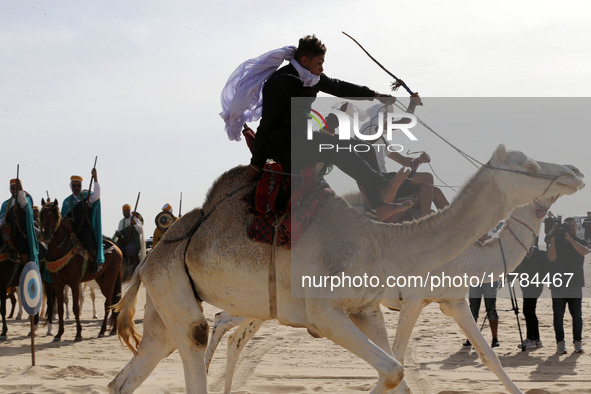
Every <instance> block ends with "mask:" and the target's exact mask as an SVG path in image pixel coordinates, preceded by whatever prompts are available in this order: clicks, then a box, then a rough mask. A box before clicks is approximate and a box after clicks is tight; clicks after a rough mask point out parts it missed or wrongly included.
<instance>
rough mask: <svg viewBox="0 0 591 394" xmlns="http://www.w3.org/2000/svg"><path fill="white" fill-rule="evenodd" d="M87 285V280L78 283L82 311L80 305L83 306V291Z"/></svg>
mask: <svg viewBox="0 0 591 394" xmlns="http://www.w3.org/2000/svg"><path fill="white" fill-rule="evenodd" d="M87 287H88V282H83V283H80V311H82V307H83V306H84V298H85V297H84V292H85V291H86V288H87Z"/></svg>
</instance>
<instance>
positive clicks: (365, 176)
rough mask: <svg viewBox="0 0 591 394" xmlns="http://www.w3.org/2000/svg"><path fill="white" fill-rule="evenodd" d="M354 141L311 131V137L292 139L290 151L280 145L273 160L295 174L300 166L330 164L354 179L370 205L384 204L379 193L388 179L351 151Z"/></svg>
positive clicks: (355, 142) (356, 142) (353, 147)
mask: <svg viewBox="0 0 591 394" xmlns="http://www.w3.org/2000/svg"><path fill="white" fill-rule="evenodd" d="M358 143H359V142H358V141H355V140H340V139H339V138H338V136H332V135H329V134H324V133H318V132H314V133H313V135H312V139H311V140H307V139H303V138H298V139H294V141H292V147H291V149H290V152H287V149H286V148H284V149H283V152H282V153H281V154H280V156H281V157H280V158H274V159H275V160H278V159H279V160H278V161H279V162H280V163H281V165H282V166H283V168H284V169H287V168H290V169H291V170H292V171H294V172H296V173H298V172H299V171H300V170H301V169H302V168H304V167H306V166H308V165H311V164H314V163H318V162H324V163H327V164H334V165H335V166H337V167H338V168H339V169H340V170H341V171H343V172H344V173H345V174H347V175H349V176H350V177H351V178H353V179H355V180H356V181H357V183H358V184H359V186H360V187H361V188H363V190H364V192H365V194H366V196H367V199H368V200H369V202H370V204H371V205H372V207H374V208H376V207H379V206H381V205H383V204H384V202H383V201H382V199H381V198H380V194H379V193H380V190H381V189H382V187H384V185H385V184H386V183H387V181H388V179H387V177H386V176H384V175H382V174H380V173H379V172H378V171H375V170H374V169H373V168H372V167H371V166H370V165H369V164H368V163H367V162H366V161H365V160H364V159H363V158H362V157H361V155H360V154H359V153H358V152H356V151H355V145H357V144H358ZM292 159H293V160H292ZM286 160H289V162H286Z"/></svg>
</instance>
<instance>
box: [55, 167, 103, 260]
mask: <svg viewBox="0 0 591 394" xmlns="http://www.w3.org/2000/svg"><path fill="white" fill-rule="evenodd" d="M91 175H92V179H93V181H94V191H91V192H89V191H88V190H82V181H83V179H82V177H81V176H79V175H72V176H71V177H70V189H71V190H72V194H71V195H70V196H68V197H66V199H65V200H64V202H63V203H62V218H69V219H71V221H67V222H66V223H70V224H69V226H70V230H71V231H73V233H74V234H75V235H76V237H77V238H78V240H79V241H80V242H81V243H82V246H83V247H84V248H85V249H86V251H87V252H88V254H89V258H90V261H91V262H93V263H94V264H92V265H91V266H93V268H94V270H95V271H98V270H99V269H100V267H102V264H103V263H104V262H105V254H104V250H103V231H102V223H101V200H100V198H101V187H100V185H99V183H98V176H97V172H96V168H93V169H92V171H91Z"/></svg>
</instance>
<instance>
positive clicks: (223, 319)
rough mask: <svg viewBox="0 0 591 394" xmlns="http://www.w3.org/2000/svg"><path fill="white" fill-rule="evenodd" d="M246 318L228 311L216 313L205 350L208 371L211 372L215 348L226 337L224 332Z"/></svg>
mask: <svg viewBox="0 0 591 394" xmlns="http://www.w3.org/2000/svg"><path fill="white" fill-rule="evenodd" d="M246 320H248V319H247V318H246V317H242V316H232V315H231V314H229V313H228V312H226V311H221V312H219V313H216V315H215V318H214V321H213V329H212V330H211V337H209V343H208V344H207V350H206V351H205V369H206V371H207V373H209V364H211V360H212V359H213V355H214V353H215V350H216V349H217V347H218V345H219V344H220V342H221V340H222V338H223V337H224V334H226V333H227V332H228V331H229V330H231V329H232V328H234V327H237V326H239V325H240V324H241V323H242V322H244V321H246Z"/></svg>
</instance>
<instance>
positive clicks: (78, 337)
mask: <svg viewBox="0 0 591 394" xmlns="http://www.w3.org/2000/svg"><path fill="white" fill-rule="evenodd" d="M81 340H82V335H76V338H74V341H76V342H80V341H81Z"/></svg>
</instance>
